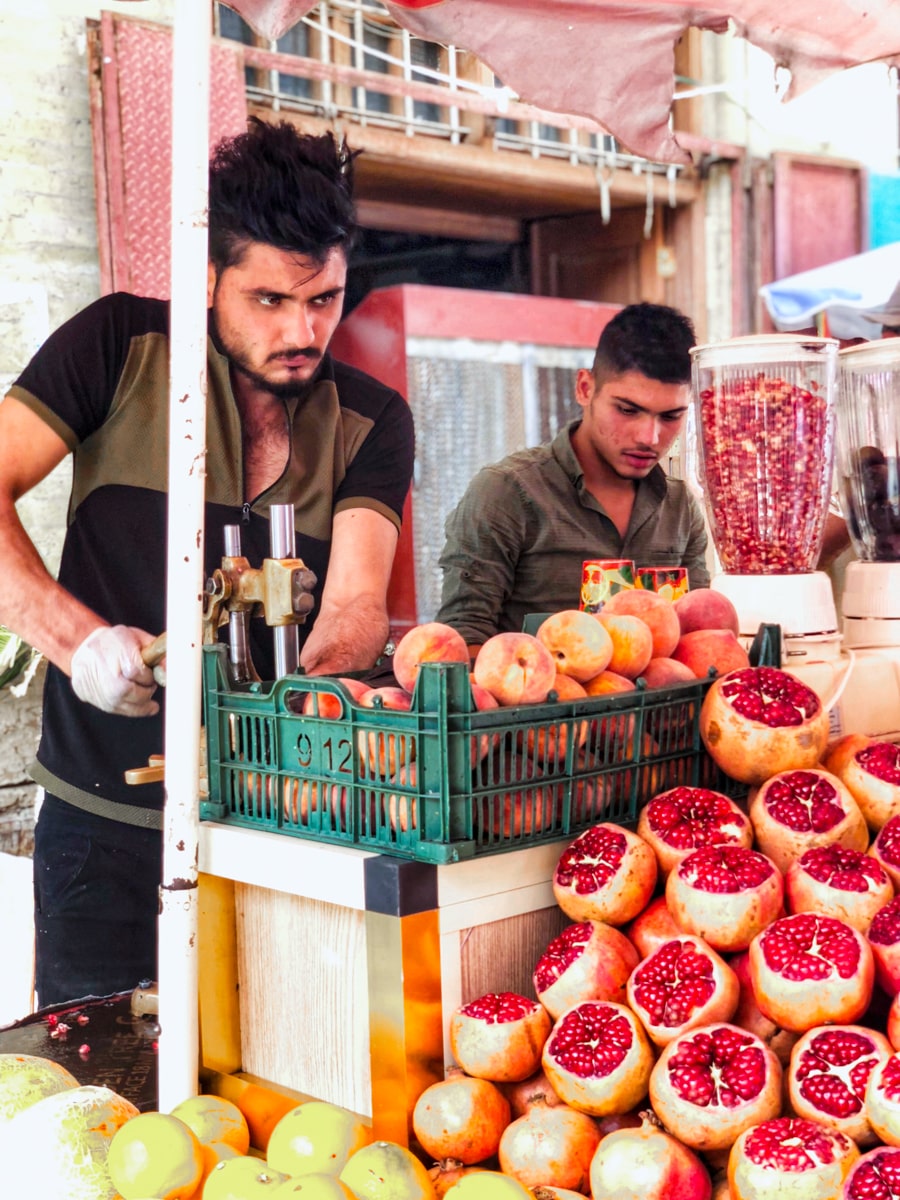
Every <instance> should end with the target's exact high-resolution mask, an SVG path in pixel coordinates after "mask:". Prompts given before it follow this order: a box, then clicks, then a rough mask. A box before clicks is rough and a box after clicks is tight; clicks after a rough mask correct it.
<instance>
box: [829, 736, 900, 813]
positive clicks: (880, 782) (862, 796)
mask: <svg viewBox="0 0 900 1200" xmlns="http://www.w3.org/2000/svg"><path fill="white" fill-rule="evenodd" d="M840 774H841V779H843V781H844V783H845V784H846V785H847V787H848V788H849V789H850V791H851V792H852V794H853V797H854V799H855V800H856V803H857V804H858V805H859V807H860V809H861V810H862V814H863V816H864V817H865V818H866V821H867V822H868V825H869V828H870V829H872V830H874V831H876V832H877V831H878V830H879V829H881V828H882V827H883V826H884V825H886V824H887V822H888V821H889V820H890V819H891V818H892V817H896V816H898V815H900V746H898V745H896V744H895V743H894V742H870V743H869V744H868V745H867V746H863V747H862V748H861V749H859V750H857V751H856V753H855V754H852V755H851V756H850V758H849V759H848V760H847V761H846V763H845V764H844V766H843V768H842V770H841V773H840Z"/></svg>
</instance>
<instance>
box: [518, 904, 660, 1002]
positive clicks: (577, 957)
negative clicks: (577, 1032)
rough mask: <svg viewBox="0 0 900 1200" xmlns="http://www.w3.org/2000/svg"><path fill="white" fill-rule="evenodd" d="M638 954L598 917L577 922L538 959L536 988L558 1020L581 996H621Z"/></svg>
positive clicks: (620, 935) (616, 999)
mask: <svg viewBox="0 0 900 1200" xmlns="http://www.w3.org/2000/svg"><path fill="white" fill-rule="evenodd" d="M638 962H639V955H638V952H637V950H636V949H635V948H634V946H633V945H632V943H631V942H630V941H629V940H628V938H627V937H626V936H625V934H624V933H621V932H620V931H619V930H618V929H615V928H614V927H613V926H612V925H604V924H603V922H602V921H579V922H578V923H576V924H574V925H567V926H566V928H565V929H564V930H563V931H562V933H559V934H557V936H556V937H555V938H553V940H552V941H551V942H550V944H549V945H548V946H547V949H546V950H545V951H544V953H543V954H542V955H541V957H540V958H539V959H538V961H537V965H536V966H535V969H534V976H533V981H534V990H535V992H536V994H537V998H538V1000H540V1002H541V1004H543V1006H544V1008H546V1010H547V1012H548V1013H549V1014H550V1016H551V1017H552V1018H553V1019H554V1020H556V1019H557V1017H559V1016H560V1014H561V1013H563V1012H564V1011H565V1010H566V1009H567V1008H571V1006H572V1005H573V1004H578V1003H579V1002H581V1001H582V1000H612V1001H614V1002H615V1003H616V1004H619V1003H622V1002H623V1001H624V1000H625V985H626V984H627V983H628V976H629V975H630V974H631V972H632V971H633V970H634V968H635V967H636V966H637V965H638Z"/></svg>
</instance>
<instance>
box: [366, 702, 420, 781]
mask: <svg viewBox="0 0 900 1200" xmlns="http://www.w3.org/2000/svg"><path fill="white" fill-rule="evenodd" d="M379 701H380V703H379ZM360 704H361V705H362V707H363V708H385V709H393V710H396V711H397V712H408V711H409V709H410V708H411V707H412V696H410V694H409V692H405V691H404V690H403V688H397V687H378V688H371V689H370V690H369V691H368V692H366V694H365V696H363V698H362V700H361V701H360ZM357 746H358V748H359V753H360V757H361V759H362V771H363V774H366V775H369V776H370V777H371V778H378V779H385V778H387V777H388V776H389V775H393V774H395V773H396V770H397V768H398V766H402V765H403V764H404V763H406V762H411V761H412V760H413V759H414V758H415V756H416V739H415V738H414V737H412V736H409V737H407V736H406V735H405V734H401V733H395V732H391V731H386V730H378V729H369V730H367V731H365V732H364V731H362V730H360V732H359V733H358V734H357Z"/></svg>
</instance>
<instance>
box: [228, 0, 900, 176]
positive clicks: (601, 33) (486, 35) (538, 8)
mask: <svg viewBox="0 0 900 1200" xmlns="http://www.w3.org/2000/svg"><path fill="white" fill-rule="evenodd" d="M228 3H229V5H230V7H231V8H233V9H235V11H236V12H238V13H240V15H241V16H242V17H243V18H244V20H245V21H247V22H248V24H250V25H251V26H252V27H253V28H254V29H255V30H257V32H258V33H260V34H262V35H263V36H264V37H269V38H278V37H280V36H281V35H282V34H283V33H284V32H285V31H286V30H288V29H289V28H290V27H291V26H292V25H294V24H296V22H297V21H299V20H300V18H301V17H303V16H304V14H305V13H307V12H308V11H309V10H310V9H312V8H314V7H315V5H314V4H313V3H311V2H310V0H228ZM387 8H388V10H389V11H390V13H391V15H392V16H393V17H394V19H395V20H396V21H397V22H398V24H400V25H403V26H405V27H406V28H407V29H409V30H410V31H411V32H413V33H415V34H417V35H418V36H420V37H422V38H425V39H427V40H428V41H434V42H441V43H444V44H453V45H455V46H459V47H461V48H463V49H465V50H469V51H471V52H472V53H473V54H475V55H476V56H477V57H478V58H480V59H481V60H482V62H484V63H486V64H487V65H488V66H489V67H490V68H491V69H492V70H493V71H494V73H495V74H496V75H497V76H499V78H500V79H502V80H503V82H504V83H505V84H506V85H507V86H509V87H510V88H512V89H514V90H515V91H516V92H517V93H518V95H519V96H520V97H521V98H522V99H523V100H524V101H526V102H528V103H530V104H535V105H538V106H539V107H541V108H546V109H549V110H551V111H553V112H564V113H572V114H577V115H581V116H586V117H591V118H593V119H594V120H596V121H598V122H599V123H600V124H601V125H603V127H604V128H606V129H608V130H609V132H610V133H612V134H613V135H614V136H615V137H616V138H617V139H618V140H619V141H620V142H621V143H622V145H623V146H625V147H626V148H627V149H629V150H631V151H632V152H633V153H635V154H641V155H644V156H645V157H647V158H652V159H657V160H660V161H672V162H684V161H687V157H688V156H687V155H686V154H685V152H684V150H683V149H682V148H681V147H680V146H679V145H678V143H677V142H676V141H675V140H674V138H673V137H672V135H671V133H670V130H669V112H670V108H671V101H672V93H673V90H674V71H673V49H674V46H675V43H676V42H677V41H678V39H679V38H680V37H681V36H682V34H683V33H684V32H685V30H686V29H688V28H689V27H691V26H696V27H698V28H700V29H711V30H715V31H717V32H723V31H724V30H725V29H726V28H727V26H728V21H729V19H731V20H733V21H734V23H735V27H736V30H737V32H738V33H740V34H741V35H742V36H744V37H746V38H747V39H748V40H749V41H751V42H753V43H754V44H755V45H757V46H760V47H761V48H762V49H764V50H766V51H768V52H769V53H770V54H771V55H772V56H773V57H774V58H775V60H776V62H777V63H778V64H779V65H781V66H786V67H789V68H790V70H791V72H792V84H791V90H790V91H789V93H788V97H791V96H793V95H797V94H798V93H799V92H801V91H803V90H805V89H807V88H809V87H810V86H812V85H813V84H815V83H817V82H819V80H821V79H822V78H824V76H826V75H828V74H830V73H831V72H833V71H837V70H841V69H843V68H844V67H849V66H857V65H859V64H860V63H864V62H871V61H875V60H884V61H887V62H900V3H898V2H897V0H706V2H705V3H703V4H692V3H689V2H688V3H681V2H680V0H629V2H628V3H624V2H617V0H393V2H390V0H387Z"/></svg>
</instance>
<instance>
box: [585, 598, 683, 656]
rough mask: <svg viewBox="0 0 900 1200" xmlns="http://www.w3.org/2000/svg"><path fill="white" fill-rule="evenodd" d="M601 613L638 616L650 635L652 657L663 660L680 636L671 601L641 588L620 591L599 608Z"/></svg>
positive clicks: (679, 628) (679, 627)
mask: <svg viewBox="0 0 900 1200" xmlns="http://www.w3.org/2000/svg"><path fill="white" fill-rule="evenodd" d="M603 612H605V613H609V614H611V615H617V614H621V613H624V614H626V615H627V616H631V617H640V618H641V620H642V621H643V622H644V623H645V624H646V625H647V626H649V629H650V632H651V634H652V635H653V657H654V658H666V657H667V656H668V655H670V654H671V653H672V651H673V650H674V649H675V647H676V645H677V644H678V639H679V638H680V637H681V625H680V624H679V621H678V613H677V612H676V611H675V605H674V604H673V603H672V601H671V600H666V599H665V598H664V597H663V596H658V595H657V594H656V592H645V591H643V589H641V588H623V589H622V591H621V592H616V593H615V595H614V596H610V598H609V599H608V600H607V601H606V603H605V604H604V605H603Z"/></svg>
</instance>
